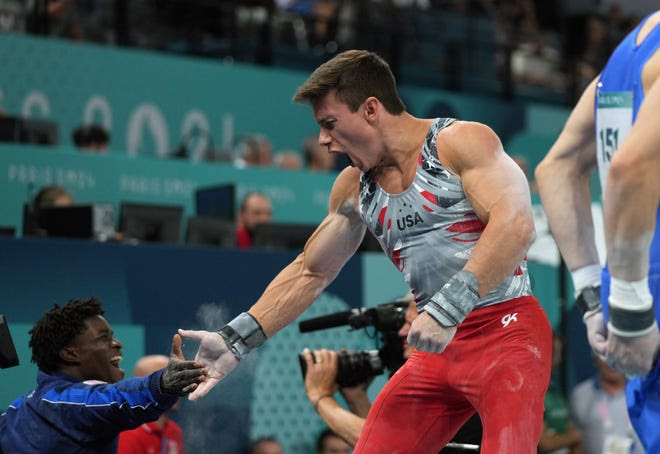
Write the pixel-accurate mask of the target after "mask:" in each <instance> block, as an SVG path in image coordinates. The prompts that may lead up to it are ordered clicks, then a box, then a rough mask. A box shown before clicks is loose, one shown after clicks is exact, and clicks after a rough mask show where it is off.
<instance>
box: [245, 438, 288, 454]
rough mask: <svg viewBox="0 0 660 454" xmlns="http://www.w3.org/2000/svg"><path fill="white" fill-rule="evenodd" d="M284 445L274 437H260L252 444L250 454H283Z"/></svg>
mask: <svg viewBox="0 0 660 454" xmlns="http://www.w3.org/2000/svg"><path fill="white" fill-rule="evenodd" d="M283 453H284V449H282V444H281V443H280V442H279V441H278V439H277V438H275V437H273V436H268V437H260V438H257V439H256V440H254V441H253V442H252V443H250V448H249V449H248V454H283Z"/></svg>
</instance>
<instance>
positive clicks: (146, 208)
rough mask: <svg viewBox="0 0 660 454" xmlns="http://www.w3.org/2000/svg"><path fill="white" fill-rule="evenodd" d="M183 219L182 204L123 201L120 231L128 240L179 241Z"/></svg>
mask: <svg viewBox="0 0 660 454" xmlns="http://www.w3.org/2000/svg"><path fill="white" fill-rule="evenodd" d="M182 219H183V207H182V206H180V205H160V204H147V203H130V202H121V203H120V209H119V232H121V233H122V235H123V236H124V238H125V239H127V240H138V241H146V242H156V243H178V242H179V235H180V232H181V221H182Z"/></svg>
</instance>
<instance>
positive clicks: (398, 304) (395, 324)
mask: <svg viewBox="0 0 660 454" xmlns="http://www.w3.org/2000/svg"><path fill="white" fill-rule="evenodd" d="M408 304H409V303H408V302H406V301H395V302H392V303H385V304H381V305H379V306H376V307H374V308H369V309H367V308H358V309H351V310H349V311H342V312H337V313H334V314H330V315H324V316H321V317H316V318H313V319H309V320H304V321H302V322H300V323H299V325H298V327H299V329H300V332H301V333H305V332H309V331H316V330H320V329H327V328H334V327H337V326H342V325H349V326H350V327H351V328H352V329H359V328H365V327H367V326H373V327H374V328H375V330H376V331H379V332H380V333H381V340H382V347H381V348H380V349H377V350H361V351H341V352H338V360H339V362H338V366H337V377H336V378H335V381H336V382H337V384H338V385H339V386H341V387H345V386H355V385H357V384H358V383H363V382H365V381H367V380H368V379H370V378H371V377H375V376H377V375H380V374H382V373H383V372H384V371H385V369H386V368H387V369H389V370H390V372H391V374H393V373H394V372H396V370H397V369H398V368H399V367H401V365H402V364H403V362H404V359H403V342H402V341H401V339H400V338H399V335H398V332H399V330H400V329H401V327H402V326H403V324H404V323H405V322H406V311H407V310H408ZM299 359H300V368H301V370H302V374H303V378H304V377H305V375H306V373H307V363H306V362H305V358H304V357H303V355H302V354H300V355H299Z"/></svg>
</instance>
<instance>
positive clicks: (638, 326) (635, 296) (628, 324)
mask: <svg viewBox="0 0 660 454" xmlns="http://www.w3.org/2000/svg"><path fill="white" fill-rule="evenodd" d="M608 301H609V315H610V321H609V323H608V324H607V329H608V330H609V331H611V332H612V333H614V334H616V335H617V336H620V337H638V336H644V335H645V334H648V333H650V332H651V331H652V330H654V329H656V327H655V313H654V310H653V296H652V295H651V292H650V291H649V284H648V278H644V279H641V280H639V281H634V282H629V281H624V280H622V279H617V278H615V277H613V278H612V282H611V284H610V297H609V300H608Z"/></svg>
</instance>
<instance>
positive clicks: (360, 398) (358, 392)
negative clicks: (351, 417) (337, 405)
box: [339, 377, 374, 418]
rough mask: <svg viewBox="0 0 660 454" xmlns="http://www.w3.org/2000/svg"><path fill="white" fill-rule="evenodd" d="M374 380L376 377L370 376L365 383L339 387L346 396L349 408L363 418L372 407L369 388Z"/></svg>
mask: <svg viewBox="0 0 660 454" xmlns="http://www.w3.org/2000/svg"><path fill="white" fill-rule="evenodd" d="M373 381H374V377H371V378H369V379H368V380H367V381H366V382H364V383H358V384H357V385H355V386H345V387H343V388H339V392H340V393H341V395H342V396H343V397H344V400H345V401H346V403H347V404H348V408H349V409H350V410H351V412H353V413H354V414H356V415H358V416H361V417H362V418H366V417H367V413H369V410H370V409H371V402H369V396H368V395H367V388H368V387H369V385H370V384H371V382H373Z"/></svg>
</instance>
